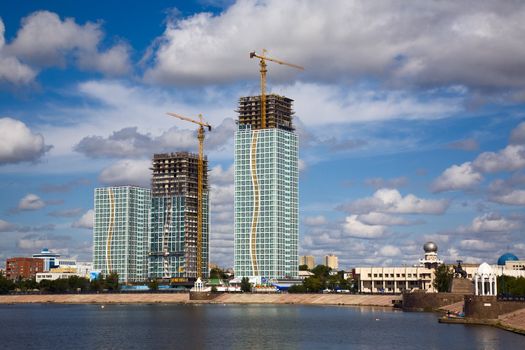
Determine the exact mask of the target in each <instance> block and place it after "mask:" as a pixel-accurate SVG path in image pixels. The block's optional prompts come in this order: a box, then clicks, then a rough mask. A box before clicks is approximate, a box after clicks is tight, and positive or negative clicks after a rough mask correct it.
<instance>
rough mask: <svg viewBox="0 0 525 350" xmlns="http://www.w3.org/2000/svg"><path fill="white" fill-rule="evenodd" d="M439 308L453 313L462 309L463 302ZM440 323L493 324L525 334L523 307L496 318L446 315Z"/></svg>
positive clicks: (524, 310) (524, 312) (524, 311)
mask: <svg viewBox="0 0 525 350" xmlns="http://www.w3.org/2000/svg"><path fill="white" fill-rule="evenodd" d="M440 310H442V311H445V312H447V313H448V312H450V313H452V314H453V315H454V314H458V313H459V312H461V311H462V310H463V303H454V304H451V305H447V306H444V307H441V308H440ZM439 322H440V323H448V324H469V325H484V326H493V327H497V328H500V329H503V330H506V331H510V332H513V333H517V334H521V335H525V309H521V310H516V311H513V312H509V313H507V314H503V315H500V316H498V318H497V319H476V318H470V317H447V316H443V317H442V318H440V319H439Z"/></svg>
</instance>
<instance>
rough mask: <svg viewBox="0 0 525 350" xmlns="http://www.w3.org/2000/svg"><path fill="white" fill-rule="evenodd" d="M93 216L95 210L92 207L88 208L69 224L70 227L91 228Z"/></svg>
mask: <svg viewBox="0 0 525 350" xmlns="http://www.w3.org/2000/svg"><path fill="white" fill-rule="evenodd" d="M94 217H95V211H94V210H93V209H89V210H88V211H87V212H85V213H84V215H82V217H81V218H80V219H78V220H77V221H75V222H74V223H73V224H71V227H75V228H87V229H92V228H93V220H94Z"/></svg>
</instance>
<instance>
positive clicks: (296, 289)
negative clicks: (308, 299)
mask: <svg viewBox="0 0 525 350" xmlns="http://www.w3.org/2000/svg"><path fill="white" fill-rule="evenodd" d="M304 292H306V288H305V287H304V285H302V284H294V285H293V286H291V287H290V288H288V293H304Z"/></svg>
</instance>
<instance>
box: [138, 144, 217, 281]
mask: <svg viewBox="0 0 525 350" xmlns="http://www.w3.org/2000/svg"><path fill="white" fill-rule="evenodd" d="M207 169H208V162H207V159H206V158H204V159H203V178H202V197H201V198H202V208H201V212H202V218H199V215H198V214H199V156H198V155H195V154H192V153H188V152H177V153H164V154H155V155H154V156H153V164H152V168H151V170H152V174H153V176H152V180H151V189H152V206H151V228H150V246H149V253H148V255H149V273H148V274H149V276H150V278H153V279H159V280H161V281H162V282H169V283H172V284H174V285H192V284H193V283H194V282H195V280H196V278H197V277H204V278H206V277H207V276H208V263H209V259H208V251H209V249H208V241H209V240H208V232H209V221H208V217H209V210H208V208H209V206H208V176H207V173H208V171H207ZM199 219H200V221H201V225H202V227H199V226H200V225H199ZM199 228H201V230H202V232H201V233H199ZM199 235H200V236H201V238H200V240H199ZM199 245H200V247H199Z"/></svg>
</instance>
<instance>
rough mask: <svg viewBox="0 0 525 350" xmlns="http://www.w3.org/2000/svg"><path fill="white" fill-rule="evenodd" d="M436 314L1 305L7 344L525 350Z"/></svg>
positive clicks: (522, 342) (520, 342) (517, 339)
mask: <svg viewBox="0 0 525 350" xmlns="http://www.w3.org/2000/svg"><path fill="white" fill-rule="evenodd" d="M437 317H438V316H437V315H436V314H432V313H412V312H402V311H395V310H390V309H385V308H373V307H333V306H299V305H213V304H202V305H173V304H171V305H163V304H152V305H129V304H128V305H105V306H104V307H102V306H101V305H57V304H33V305H31V304H30V305H22V304H19V305H0V342H1V345H0V348H2V349H58V350H62V349H154V348H158V349H221V350H222V349H266V350H267V349H374V350H378V349H389V350H390V349H425V350H432V349H446V350H454V349H462V350H465V349H505V350H511V349H525V337H524V336H521V335H517V334H514V333H510V332H506V331H503V330H500V329H496V328H492V327H488V326H467V325H447V324H440V323H438V322H437Z"/></svg>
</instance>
